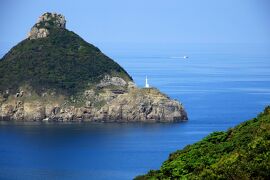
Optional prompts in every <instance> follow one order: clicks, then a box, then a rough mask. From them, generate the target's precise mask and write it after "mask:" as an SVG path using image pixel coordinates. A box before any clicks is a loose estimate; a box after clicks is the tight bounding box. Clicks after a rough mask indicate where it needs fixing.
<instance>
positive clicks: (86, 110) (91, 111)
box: [0, 75, 187, 122]
mask: <svg viewBox="0 0 270 180" xmlns="http://www.w3.org/2000/svg"><path fill="white" fill-rule="evenodd" d="M0 105H1V108H0V120H15V121H92V122H136V121H141V122H178V121H183V120H187V114H186V112H185V110H184V108H183V106H182V104H180V103H179V102H178V101H176V100H172V99H170V98H169V97H167V96H166V95H164V94H162V93H161V92H159V91H158V90H157V89H155V88H137V87H136V85H135V84H134V83H133V82H126V81H125V80H123V79H122V78H119V77H110V76H108V75H106V76H105V77H104V78H103V79H102V80H101V81H100V83H98V84H97V85H95V86H92V87H91V88H89V89H86V90H85V91H84V92H83V93H82V94H80V95H78V96H74V97H65V96H63V95H59V94H56V93H55V92H53V91H51V92H49V91H46V92H42V93H41V94H37V93H36V92H35V91H33V89H32V88H31V87H28V86H25V87H21V88H20V91H18V92H17V93H16V94H9V92H4V93H2V94H1V95H0Z"/></svg>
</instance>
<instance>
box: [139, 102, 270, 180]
mask: <svg viewBox="0 0 270 180" xmlns="http://www.w3.org/2000/svg"><path fill="white" fill-rule="evenodd" d="M269 178H270V107H269V106H268V107H266V108H265V110H264V112H262V113H260V114H259V115H258V116H257V117H256V118H254V119H252V120H249V121H246V122H244V123H241V124H240V125H238V126H236V127H235V128H232V129H229V130H228V131H227V132H214V133H212V134H210V135H209V136H207V137H206V138H204V139H203V140H202V141H200V142H197V143H195V144H193V145H188V146H186V147H185V148H184V149H183V150H179V151H176V152H174V153H172V154H170V156H169V159H168V160H166V161H165V162H164V163H163V165H162V166H161V168H160V170H151V171H149V172H148V173H147V174H146V175H143V176H138V177H136V178H135V179H137V180H144V179H269Z"/></svg>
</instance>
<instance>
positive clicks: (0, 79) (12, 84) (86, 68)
mask: <svg viewBox="0 0 270 180" xmlns="http://www.w3.org/2000/svg"><path fill="white" fill-rule="evenodd" d="M49 32H50V35H49V36H48V37H46V38H39V39H32V40H30V39H25V40H24V41H22V42H20V43H19V44H18V45H16V46H15V47H13V48H12V49H11V50H10V51H9V52H8V53H7V54H6V55H5V56H4V57H3V58H2V59H1V60H0V91H5V90H6V89H10V91H13V92H16V91H17V89H18V88H19V87H20V86H23V85H25V84H26V85H30V86H32V87H33V88H34V89H35V90H36V91H37V92H40V91H42V90H44V89H53V90H56V91H57V92H59V91H60V92H61V93H64V94H69V95H70V94H71V95H73V94H76V93H78V92H79V91H80V90H82V89H84V88H86V87H87V86H88V84H91V83H96V82H97V81H99V80H100V79H101V78H102V76H103V75H104V74H110V75H112V74H114V75H117V76H119V77H121V78H123V79H125V80H131V77H130V76H129V75H128V74H127V72H126V71H125V70H124V69H123V68H122V67H120V66H119V65H118V64H117V63H116V62H114V61H113V60H112V59H110V58H109V57H107V56H106V55H104V54H103V53H102V52H101V51H100V50H99V49H98V48H96V47H95V46H93V45H91V44H89V43H87V42H85V41H84V40H83V39H82V38H80V37H79V36H78V35H76V34H75V33H73V32H71V31H68V30H66V29H63V28H50V31H49Z"/></svg>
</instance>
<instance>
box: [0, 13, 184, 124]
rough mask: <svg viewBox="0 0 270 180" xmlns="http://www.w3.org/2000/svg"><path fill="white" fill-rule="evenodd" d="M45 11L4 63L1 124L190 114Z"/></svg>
mask: <svg viewBox="0 0 270 180" xmlns="http://www.w3.org/2000/svg"><path fill="white" fill-rule="evenodd" d="M65 27H66V20H65V17H64V16H63V15H60V14H56V13H45V14H43V15H42V16H41V17H40V18H39V19H38V21H37V23H36V24H35V25H34V26H33V27H32V28H31V30H30V33H29V36H28V38H27V39H25V40H23V41H22V42H20V43H19V44H18V45H16V46H15V47H13V48H12V49H11V50H10V51H9V52H8V53H7V54H6V55H5V56H4V57H3V58H2V59H1V60H0V120H6V121H9V120H13V121H91V122H136V121H142V122H177V121H183V120H187V114H186V112H185V110H184V108H183V106H182V104H181V103H179V102H178V101H176V100H172V99H170V98H169V97H168V96H166V95H165V94H163V93H161V92H160V91H159V90H158V89H156V88H138V87H137V86H136V84H135V83H134V82H133V80H132V78H131V76H130V75H129V74H128V73H127V72H126V71H125V70H124V69H123V68H122V67H121V66H119V65H118V64H117V63H116V62H114V61H113V60H112V59H110V58H109V57H107V56H106V55H104V54H103V53H102V52H101V51H100V50H99V49H98V48H97V47H95V46H93V45H92V44H89V43H87V42H85V41H84V40H83V39H82V38H80V37H79V36H78V35H76V34H75V33H73V32H71V31H69V30H67V29H66V28H65Z"/></svg>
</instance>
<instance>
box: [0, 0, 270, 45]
mask: <svg viewBox="0 0 270 180" xmlns="http://www.w3.org/2000/svg"><path fill="white" fill-rule="evenodd" d="M44 12H58V13H62V14H64V15H65V17H66V19H67V28H68V29H70V30H72V31H74V32H76V33H77V34H79V35H80V36H82V37H83V38H84V39H85V40H87V41H89V42H92V43H269V42H270V23H269V22H270V21H269V17H270V1H269V0H166V1H165V0H134V1H131V0H95V1H93V0H88V1H86V0H85V1H83V0H76V1H71V0H57V1H56V0H46V1H45V0H44V1H41V0H39V1H37V0H17V1H15V0H1V2H0V16H1V18H0V24H1V28H0V34H1V36H0V43H1V44H0V46H10V45H15V44H16V43H18V42H19V41H21V40H22V39H24V38H25V37H26V35H27V33H28V31H29V30H30V28H31V27H32V25H33V24H34V23H35V22H36V20H37V18H38V17H39V16H40V15H41V14H43V13H44ZM0 48H1V47H0Z"/></svg>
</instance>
